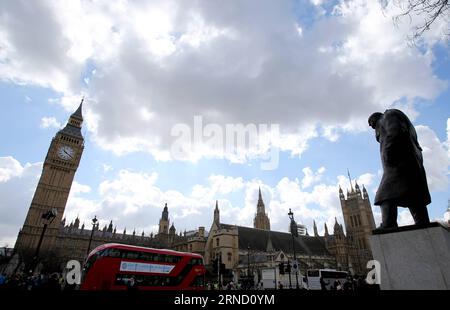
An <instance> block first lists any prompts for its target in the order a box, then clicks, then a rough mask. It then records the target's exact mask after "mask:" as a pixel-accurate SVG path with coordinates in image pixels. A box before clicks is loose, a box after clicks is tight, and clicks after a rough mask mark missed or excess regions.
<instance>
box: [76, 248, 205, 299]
mask: <svg viewBox="0 0 450 310" xmlns="http://www.w3.org/2000/svg"><path fill="white" fill-rule="evenodd" d="M204 276H205V266H204V263H203V257H202V256H201V255H199V254H193V253H184V252H177V251H171V250H162V249H153V248H144V247H138V246H132V245H124V244H116V243H109V244H104V245H101V246H99V247H97V248H95V249H94V250H93V251H92V252H91V253H90V254H89V256H88V258H87V259H86V262H85V264H84V267H83V277H82V284H81V288H80V289H82V290H126V289H138V290H199V289H200V290H201V289H204Z"/></svg>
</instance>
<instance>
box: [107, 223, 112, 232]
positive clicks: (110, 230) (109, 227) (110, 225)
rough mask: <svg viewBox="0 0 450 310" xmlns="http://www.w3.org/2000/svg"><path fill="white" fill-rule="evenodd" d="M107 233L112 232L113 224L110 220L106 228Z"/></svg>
mask: <svg viewBox="0 0 450 310" xmlns="http://www.w3.org/2000/svg"><path fill="white" fill-rule="evenodd" d="M107 232H110V233H112V232H113V224H112V220H111V222H109V226H108V229H107Z"/></svg>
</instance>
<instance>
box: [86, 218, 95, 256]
mask: <svg viewBox="0 0 450 310" xmlns="http://www.w3.org/2000/svg"><path fill="white" fill-rule="evenodd" d="M97 222H98V220H97V215H95V216H94V218H93V219H92V231H91V237H90V238H89V245H88V248H87V252H86V257H87V256H88V255H89V251H90V250H91V242H92V237H93V236H94V230H95V226H96V224H97Z"/></svg>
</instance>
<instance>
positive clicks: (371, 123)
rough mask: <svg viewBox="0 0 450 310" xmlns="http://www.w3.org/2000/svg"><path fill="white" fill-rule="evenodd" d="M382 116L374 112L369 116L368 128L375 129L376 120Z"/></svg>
mask: <svg viewBox="0 0 450 310" xmlns="http://www.w3.org/2000/svg"><path fill="white" fill-rule="evenodd" d="M382 116H383V113H380V112H375V113H373V114H372V115H371V116H369V120H368V121H369V126H370V127H372V128H373V129H375V127H376V126H377V122H378V120H379V119H380V118H381V117H382Z"/></svg>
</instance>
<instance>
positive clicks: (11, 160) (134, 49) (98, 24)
mask: <svg viewBox="0 0 450 310" xmlns="http://www.w3.org/2000/svg"><path fill="white" fill-rule="evenodd" d="M399 12H400V11H399V8H398V7H395V6H387V7H384V8H382V7H381V6H380V5H379V3H378V2H377V1H362V0H346V1H343V0H342V1H331V0H299V1H261V0H258V1H211V0H208V1H170V0H164V1H156V0H155V1H125V0H123V1H106V0H105V1H101V0H98V1H82V0H81V1H78V0H67V1H25V0H15V1H9V0H0V107H1V113H0V124H1V130H0V139H1V141H2V142H1V143H0V246H3V245H10V246H12V245H13V244H14V242H15V238H16V236H17V233H18V231H19V229H20V227H21V225H22V224H23V221H24V219H25V215H26V212H27V210H28V208H29V205H30V202H31V199H32V196H33V193H34V190H35V188H36V185H37V182H38V180H39V176H40V173H41V171H42V162H43V160H44V158H45V155H46V153H47V150H48V147H49V144H50V141H51V138H52V137H53V136H54V135H55V133H56V132H57V131H58V130H59V129H60V128H61V126H64V125H65V123H66V122H67V119H68V117H69V115H70V114H71V113H72V112H73V111H74V110H75V109H76V108H77V106H78V104H79V102H80V100H81V98H82V96H85V98H86V99H85V104H84V110H83V113H84V119H85V121H84V124H83V130H82V132H83V135H84V137H85V150H84V154H83V157H82V160H81V164H80V167H79V169H78V171H77V174H76V176H75V181H74V184H73V186H72V189H71V193H70V197H69V201H68V204H67V207H66V211H65V216H66V218H67V221H68V222H71V221H73V220H74V219H75V218H76V217H77V215H78V216H79V217H80V219H81V221H82V222H84V223H85V224H86V225H90V224H89V223H90V219H91V218H92V217H93V216H94V215H97V217H98V218H99V219H100V223H101V225H104V224H106V223H107V222H109V221H110V220H113V222H114V223H115V224H116V225H117V229H118V230H122V229H124V228H126V229H127V231H132V230H133V229H136V231H137V232H138V233H141V232H142V230H144V231H145V233H146V234H149V233H150V232H155V231H156V230H157V223H158V220H159V217H160V215H161V211H162V208H163V206H164V203H165V202H167V203H168V206H169V216H170V218H171V221H173V222H174V223H175V226H176V228H177V231H184V230H190V229H194V228H196V227H198V226H206V228H207V229H209V227H210V225H211V223H212V218H213V208H214V202H215V200H216V199H217V200H219V206H220V210H221V219H222V222H225V223H230V224H239V225H246V226H251V225H252V224H253V216H254V213H255V211H256V202H257V193H258V186H261V190H262V193H263V198H264V201H265V204H266V210H267V212H268V214H269V217H270V219H271V225H272V228H273V229H275V230H280V231H287V227H288V222H289V219H288V216H287V212H288V210H289V208H292V210H293V212H294V214H295V217H296V219H297V221H298V222H300V223H303V224H305V225H306V226H307V227H309V229H310V231H311V228H312V222H313V220H314V219H315V220H316V222H317V223H318V225H319V232H323V224H324V223H325V222H326V223H328V225H332V223H333V222H334V218H335V217H337V218H338V221H340V222H342V215H341V211H340V205H339V199H338V188H339V185H340V186H341V187H342V188H343V189H344V190H345V189H347V188H348V187H349V181H348V177H347V168H348V169H349V170H350V173H351V176H352V179H353V180H357V181H358V183H359V184H360V185H362V184H364V185H365V187H366V188H367V189H368V192H369V195H370V198H371V200H373V197H374V194H375V192H376V189H377V186H378V184H379V181H380V177H381V174H382V171H381V163H380V159H379V153H378V152H379V151H378V148H379V145H378V144H377V142H376V141H375V139H374V133H373V130H372V129H371V128H369V127H368V126H367V117H368V116H369V115H370V114H371V113H372V112H375V111H384V110H385V109H386V108H389V107H396V108H400V109H402V110H403V111H405V112H406V113H407V114H408V116H409V117H410V118H411V119H412V121H413V123H414V125H415V126H416V129H417V133H418V136H419V141H420V143H421V145H422V147H423V150H424V153H423V154H424V163H425V168H426V171H427V176H428V182H429V187H430V190H431V195H432V200H433V202H432V203H431V205H430V206H429V212H430V215H431V217H432V218H433V219H440V218H442V217H443V214H444V212H445V210H446V209H447V200H448V199H449V198H450V189H449V167H450V104H449V95H450V92H449V79H450V59H449V49H448V40H447V39H448V38H446V37H445V35H444V34H445V33H446V30H448V26H449V25H448V23H446V22H445V21H444V20H438V21H436V23H435V24H434V25H433V27H432V28H431V29H430V30H429V31H427V32H426V33H425V35H424V36H423V37H422V38H421V39H420V40H418V41H415V42H412V41H411V40H409V39H408V37H409V36H411V34H412V30H411V29H412V28H413V27H414V26H415V23H416V22H417V20H420V21H421V19H420V17H419V18H414V17H413V19H412V20H410V19H405V20H401V21H400V22H399V23H393V20H392V17H393V16H395V15H396V14H398V13H399ZM199 116H200V117H201V118H202V121H203V124H204V125H207V124H215V125H214V126H216V127H215V128H222V129H225V128H226V126H227V125H229V124H243V125H248V124H255V125H259V124H266V125H268V126H269V127H270V126H272V125H278V126H279V135H278V136H276V137H275V138H273V139H271V140H270V143H269V144H266V145H265V147H261V148H258V149H255V148H254V147H251V146H250V145H249V146H248V147H246V148H240V149H239V150H238V151H236V149H226V148H223V147H220V143H219V144H208V143H206V142H205V141H204V140H195V139H193V140H195V141H193V144H192V147H191V148H189V149H187V150H185V152H184V153H183V156H181V157H180V156H174V154H173V145H174V142H175V141H176V137H174V136H173V135H172V134H173V129H174V128H175V127H176V126H179V125H180V124H184V126H188V127H189V128H192V129H193V130H194V125H193V124H194V117H199ZM266 134H267V135H270V134H269V133H266ZM260 138H262V139H264V135H263V134H261V137H260ZM224 139H225V138H224ZM273 149H276V150H279V161H278V165H277V167H276V169H272V170H264V169H262V168H261V167H262V165H261V163H263V162H265V161H267V158H268V155H270V154H271V153H270V152H271V150H273ZM373 210H374V214H375V218H376V221H377V223H379V218H380V210H379V208H378V207H374V208H373ZM399 222H400V224H408V223H411V217H410V215H409V213H408V212H406V211H405V210H401V212H400V215H399Z"/></svg>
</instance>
